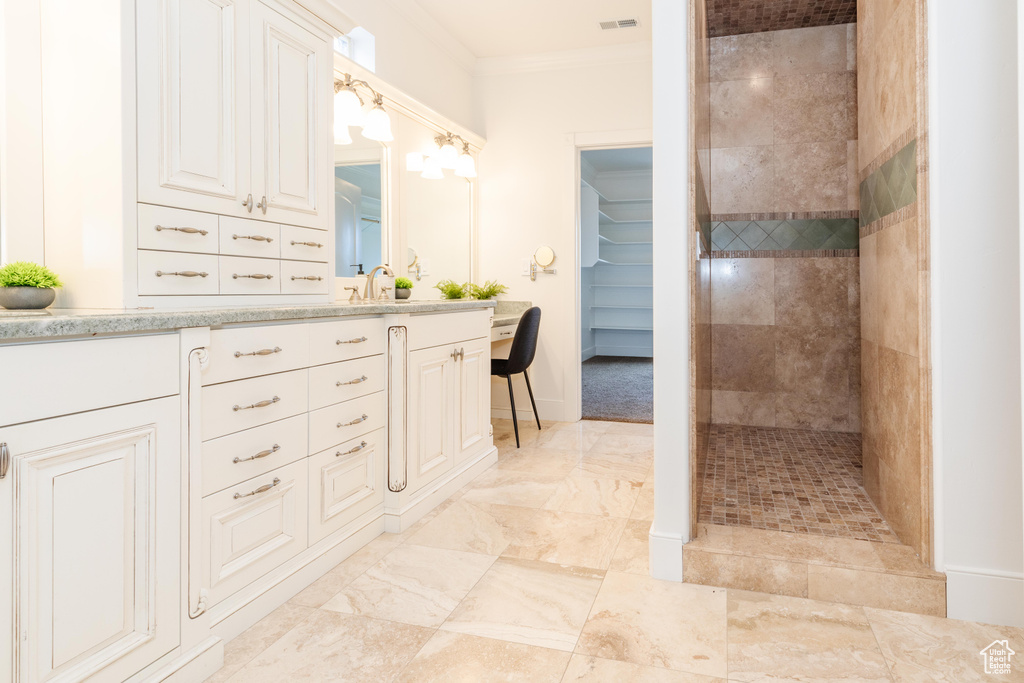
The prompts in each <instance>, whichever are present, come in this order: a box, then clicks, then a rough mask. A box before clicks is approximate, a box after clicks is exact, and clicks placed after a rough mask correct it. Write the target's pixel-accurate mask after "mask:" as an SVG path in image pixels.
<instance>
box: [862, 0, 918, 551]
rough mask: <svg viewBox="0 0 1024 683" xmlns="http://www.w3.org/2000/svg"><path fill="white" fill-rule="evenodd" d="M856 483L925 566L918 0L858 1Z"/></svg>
mask: <svg viewBox="0 0 1024 683" xmlns="http://www.w3.org/2000/svg"><path fill="white" fill-rule="evenodd" d="M857 12H858V17H857V20H858V27H859V30H858V44H857V59H858V63H859V65H860V71H859V74H858V96H859V101H860V116H859V124H860V134H859V139H860V154H859V164H858V168H859V176H860V180H861V183H860V192H859V201H860V211H861V213H860V224H861V227H860V239H861V259H860V261H861V273H860V275H861V288H862V316H863V327H862V334H861V348H862V356H863V370H862V380H861V382H862V385H863V404H864V411H863V440H864V487H865V488H866V489H867V492H868V495H870V496H871V498H872V499H873V500H874V501H875V503H876V504H877V505H878V507H879V509H880V510H881V512H882V514H883V515H884V516H885V518H886V520H887V521H888V522H889V524H890V525H891V526H892V528H893V531H895V532H896V534H897V535H898V536H899V537H900V540H901V541H903V542H904V543H906V544H907V545H910V546H911V547H913V548H914V549H915V550H917V551H918V553H920V555H921V557H922V559H923V560H924V561H925V563H926V564H927V563H930V562H931V542H930V539H931V513H930V510H931V497H930V490H931V485H930V482H931V445H930V443H929V438H928V434H929V433H930V429H929V421H930V419H931V418H930V416H931V406H930V402H929V398H928V396H929V391H928V387H929V385H930V377H931V367H930V365H929V363H928V358H929V349H928V343H929V340H928V316H927V312H928V296H927V295H928V278H929V272H928V259H927V255H928V216H927V201H926V197H925V195H926V189H927V167H928V166H927V158H926V152H927V143H926V131H927V125H926V124H927V122H926V120H925V108H924V107H923V106H922V105H921V102H923V101H924V98H925V95H926V94H925V91H924V87H925V78H924V74H925V56H924V45H925V31H924V16H925V14H924V13H925V5H924V0H859V2H858V3H857Z"/></svg>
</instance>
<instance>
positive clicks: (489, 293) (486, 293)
mask: <svg viewBox="0 0 1024 683" xmlns="http://www.w3.org/2000/svg"><path fill="white" fill-rule="evenodd" d="M469 288H470V291H471V292H472V294H473V298H474V299H480V300H481V301H483V300H486V299H494V298H496V297H497V296H498V295H499V294H504V293H505V292H507V291H508V287H506V286H505V285H501V284H498V281H497V280H488V281H487V282H485V283H484V284H483V286H481V285H473V284H471V285H470V286H469Z"/></svg>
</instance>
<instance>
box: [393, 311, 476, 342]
mask: <svg viewBox="0 0 1024 683" xmlns="http://www.w3.org/2000/svg"><path fill="white" fill-rule="evenodd" d="M490 336H491V310H490V309H487V308H482V309H479V310H472V311H460V312H459V313H436V314H426V315H415V316H413V317H412V319H411V320H410V321H409V349H410V350H415V349H426V348H430V347H431V346H440V345H441V344H451V343H452V342H460V341H466V340H467V339H478V338H480V337H490Z"/></svg>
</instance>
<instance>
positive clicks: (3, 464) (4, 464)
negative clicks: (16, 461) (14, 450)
mask: <svg viewBox="0 0 1024 683" xmlns="http://www.w3.org/2000/svg"><path fill="white" fill-rule="evenodd" d="M10 466H11V451H10V449H9V448H7V443H6V442H4V443H0V479H3V478H4V477H6V476H7V468H8V467H10Z"/></svg>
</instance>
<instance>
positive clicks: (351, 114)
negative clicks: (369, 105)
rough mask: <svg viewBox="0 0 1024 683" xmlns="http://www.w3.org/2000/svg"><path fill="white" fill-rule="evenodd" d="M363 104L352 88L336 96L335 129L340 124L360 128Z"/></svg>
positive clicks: (347, 88) (346, 88) (344, 89)
mask: <svg viewBox="0 0 1024 683" xmlns="http://www.w3.org/2000/svg"><path fill="white" fill-rule="evenodd" d="M362 118H363V102H362V100H360V99H359V95H357V94H356V91H355V90H353V89H352V88H351V87H344V88H342V89H341V90H339V91H338V92H337V93H335V95H334V128H335V130H337V129H338V124H339V123H343V125H346V126H358V125H360V124H361V123H362Z"/></svg>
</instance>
